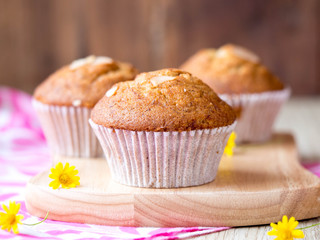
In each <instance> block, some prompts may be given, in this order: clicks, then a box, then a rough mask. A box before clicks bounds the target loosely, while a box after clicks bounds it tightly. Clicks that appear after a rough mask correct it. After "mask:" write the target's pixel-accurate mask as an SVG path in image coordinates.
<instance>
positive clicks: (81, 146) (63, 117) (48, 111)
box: [32, 99, 103, 158]
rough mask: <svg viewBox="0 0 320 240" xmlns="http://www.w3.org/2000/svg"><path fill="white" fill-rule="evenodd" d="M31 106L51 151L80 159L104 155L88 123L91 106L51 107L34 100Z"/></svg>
mask: <svg viewBox="0 0 320 240" xmlns="http://www.w3.org/2000/svg"><path fill="white" fill-rule="evenodd" d="M32 105H33V107H34V109H35V111H36V113H37V115H38V118H39V120H40V123H41V126H42V129H43V131H44V134H45V136H46V139H47V142H48V145H49V148H50V150H51V153H52V154H54V155H61V156H69V157H81V158H91V157H92V158H94V157H101V156H103V151H102V148H101V146H100V144H99V141H98V139H97V138H96V136H95V134H94V132H93V131H92V129H91V127H90V126H89V123H88V120H89V118H90V114H91V109H89V108H86V107H73V106H52V105H48V104H43V103H41V102H39V101H37V100H35V99H33V101H32Z"/></svg>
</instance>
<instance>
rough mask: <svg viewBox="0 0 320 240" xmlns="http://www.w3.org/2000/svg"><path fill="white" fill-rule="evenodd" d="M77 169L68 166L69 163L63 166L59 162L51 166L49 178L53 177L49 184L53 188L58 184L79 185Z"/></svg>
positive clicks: (71, 186)
mask: <svg viewBox="0 0 320 240" xmlns="http://www.w3.org/2000/svg"><path fill="white" fill-rule="evenodd" d="M77 174H78V170H75V166H71V167H70V166H69V163H66V165H65V166H64V167H63V164H62V163H61V162H59V163H58V164H57V165H56V167H55V168H51V174H50V175H49V177H50V178H52V179H54V180H53V181H52V182H51V183H50V184H49V186H50V187H52V188H53V189H57V188H59V187H60V185H61V186H62V187H63V188H74V187H76V186H79V185H80V182H79V180H80V177H79V176H76V175H77Z"/></svg>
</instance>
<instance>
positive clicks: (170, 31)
mask: <svg viewBox="0 0 320 240" xmlns="http://www.w3.org/2000/svg"><path fill="white" fill-rule="evenodd" d="M319 41H320V1H318V0H308V1H302V0H301V1H293V0H270V1H262V0H241V1H239V0H226V1H223V0H221V1H220V0H219V1H214V0H197V1H195V0H152V1H151V0H135V1H132V0H68V1H65V0H46V1H43V0H10V1H9V0H0V85H8V86H13V87H17V88H20V89H23V90H25V91H27V92H29V93H31V92H32V91H33V89H34V88H35V86H36V85H37V84H39V83H40V82H41V81H43V80H44V79H45V78H46V76H48V75H49V74H50V73H52V72H53V71H54V70H56V69H57V68H59V67H61V66H62V65H64V64H68V63H69V62H71V61H72V60H73V59H76V58H80V57H84V56H87V55H90V54H96V55H107V56H110V57H113V58H115V59H119V60H124V61H129V62H132V63H133V64H134V65H135V66H136V67H137V68H139V70H140V71H149V70H155V69H159V68H163V67H177V66H179V65H180V64H181V63H182V62H183V61H184V60H185V59H186V58H187V57H188V56H190V55H192V54H193V53H194V52H195V51H197V50H198V49H200V48H205V47H218V46H220V45H222V44H224V43H228V42H232V43H237V44H240V45H243V46H245V47H248V48H250V49H252V50H253V51H255V52H256V53H257V54H258V55H260V56H261V57H262V59H263V61H264V62H265V64H266V65H267V66H268V67H269V68H270V69H271V70H272V71H273V72H274V73H276V74H277V75H278V76H279V77H281V79H282V80H283V81H284V82H285V83H287V84H289V85H290V86H291V87H292V89H293V93H294V94H295V95H301V94H304V95H306V94H308V95H315V94H320V66H319V65H320V64H319V63H320V44H319Z"/></svg>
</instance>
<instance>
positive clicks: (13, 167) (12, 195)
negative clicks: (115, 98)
mask: <svg viewBox="0 0 320 240" xmlns="http://www.w3.org/2000/svg"><path fill="white" fill-rule="evenodd" d="M0 166H1V167H0V202H1V203H6V204H8V202H9V201H16V202H18V203H21V209H20V214H23V215H24V220H23V222H25V223H35V222H38V221H40V220H41V219H39V218H37V217H33V216H31V215H30V214H29V213H28V212H27V210H26V207H25V203H24V189H25V186H26V183H27V181H28V180H29V179H30V177H31V176H34V175H36V174H37V173H39V172H41V171H43V170H44V169H48V168H49V167H50V166H51V162H50V156H49V151H48V148H47V144H46V141H45V138H44V135H43V132H42V130H41V128H40V126H39V123H38V120H37V118H36V117H35V113H34V111H33V109H32V106H31V97H30V96H29V95H27V94H25V93H22V92H20V91H17V90H14V89H10V88H0ZM305 167H306V168H308V169H309V170H310V171H312V172H314V173H315V174H316V175H318V176H319V177H320V163H315V164H309V165H307V166H305ZM226 229H228V228H227V227H192V228H190V227H189V228H132V227H110V226H99V225H91V224H78V223H69V222H59V221H52V220H46V221H45V222H44V223H42V224H39V225H36V226H34V227H26V226H23V225H20V226H19V230H20V234H19V235H14V234H11V233H8V232H6V231H3V230H0V239H78V240H80V239H108V240H109V239H183V238H188V237H192V236H199V235H203V234H208V233H213V232H218V231H222V230H226Z"/></svg>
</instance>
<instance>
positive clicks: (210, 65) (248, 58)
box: [181, 44, 284, 94]
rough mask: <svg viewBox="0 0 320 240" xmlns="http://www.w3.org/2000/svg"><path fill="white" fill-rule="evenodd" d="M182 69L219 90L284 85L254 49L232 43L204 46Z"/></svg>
mask: <svg viewBox="0 0 320 240" xmlns="http://www.w3.org/2000/svg"><path fill="white" fill-rule="evenodd" d="M181 69H183V70H186V71H189V72H191V73H192V74H194V75H196V76H197V77H199V78H200V79H202V80H203V81H204V82H205V83H207V84H208V85H209V86H210V87H211V88H212V89H214V90H215V91H216V92H217V93H219V94H223V93H227V94H232V93H236V94H237V93H260V92H265V91H275V90H281V89H283V88H284V86H283V84H282V83H281V82H280V80H279V79H278V78H277V77H276V76H274V75H273V74H272V73H271V72H270V71H269V70H268V69H267V68H266V67H265V66H263V65H262V64H261V63H260V60H259V57H258V56H257V55H255V54H254V53H252V52H251V51H249V50H247V49H245V48H243V47H240V46H235V45H232V44H227V45H224V46H222V47H220V48H219V49H217V50H216V49H203V50H200V51H199V52H197V53H196V54H195V55H193V56H192V57H190V58H189V59H188V60H187V61H186V62H185V63H184V64H182V66H181Z"/></svg>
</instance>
